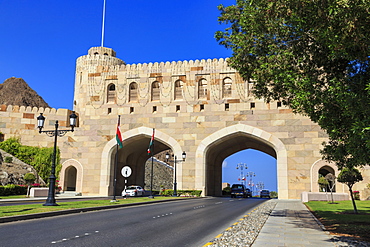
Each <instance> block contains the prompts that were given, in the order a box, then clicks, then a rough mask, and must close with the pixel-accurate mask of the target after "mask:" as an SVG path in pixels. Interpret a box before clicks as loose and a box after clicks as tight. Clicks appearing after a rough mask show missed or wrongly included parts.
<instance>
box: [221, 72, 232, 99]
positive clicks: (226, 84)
mask: <svg viewBox="0 0 370 247" xmlns="http://www.w3.org/2000/svg"><path fill="white" fill-rule="evenodd" d="M231 84H232V80H231V79H230V78H229V77H227V78H225V79H224V80H223V82H222V97H223V98H231Z"/></svg>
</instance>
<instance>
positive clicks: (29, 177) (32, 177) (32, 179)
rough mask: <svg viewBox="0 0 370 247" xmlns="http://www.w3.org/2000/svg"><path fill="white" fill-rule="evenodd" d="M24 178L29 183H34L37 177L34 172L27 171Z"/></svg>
mask: <svg viewBox="0 0 370 247" xmlns="http://www.w3.org/2000/svg"><path fill="white" fill-rule="evenodd" d="M24 180H26V182H27V184H32V183H34V182H35V180H36V177H35V175H34V174H33V173H26V174H24Z"/></svg>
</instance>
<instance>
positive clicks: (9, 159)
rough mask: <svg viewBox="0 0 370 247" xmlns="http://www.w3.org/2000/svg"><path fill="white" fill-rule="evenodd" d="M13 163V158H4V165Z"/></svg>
mask: <svg viewBox="0 0 370 247" xmlns="http://www.w3.org/2000/svg"><path fill="white" fill-rule="evenodd" d="M12 162H13V157H12V156H6V157H5V163H12Z"/></svg>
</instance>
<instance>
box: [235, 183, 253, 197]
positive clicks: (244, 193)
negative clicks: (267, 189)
mask: <svg viewBox="0 0 370 247" xmlns="http://www.w3.org/2000/svg"><path fill="white" fill-rule="evenodd" d="M237 196H241V197H245V198H247V197H248V196H251V192H250V190H249V189H247V188H245V185H244V184H233V185H232V186H231V198H233V197H237Z"/></svg>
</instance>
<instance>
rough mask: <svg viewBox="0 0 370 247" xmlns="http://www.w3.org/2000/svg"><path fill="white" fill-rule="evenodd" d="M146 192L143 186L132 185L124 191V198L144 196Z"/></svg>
mask: <svg viewBox="0 0 370 247" xmlns="http://www.w3.org/2000/svg"><path fill="white" fill-rule="evenodd" d="M144 194H145V190H144V189H143V188H142V187H141V186H137V185H131V186H128V187H127V188H126V190H123V191H122V196H143V195H144Z"/></svg>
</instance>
